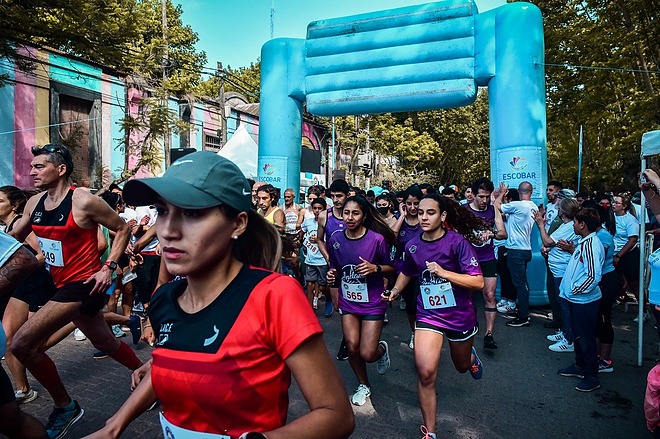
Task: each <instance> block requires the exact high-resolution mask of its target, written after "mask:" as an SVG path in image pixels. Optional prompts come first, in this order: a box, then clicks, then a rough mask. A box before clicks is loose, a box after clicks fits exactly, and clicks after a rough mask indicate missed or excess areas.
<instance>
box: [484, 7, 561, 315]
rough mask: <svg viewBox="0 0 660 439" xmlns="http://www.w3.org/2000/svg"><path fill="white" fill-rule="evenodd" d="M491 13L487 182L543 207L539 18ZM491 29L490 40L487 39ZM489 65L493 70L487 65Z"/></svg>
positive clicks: (539, 300)
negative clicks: (524, 187) (528, 186)
mask: <svg viewBox="0 0 660 439" xmlns="http://www.w3.org/2000/svg"><path fill="white" fill-rule="evenodd" d="M489 12H492V13H488V12H487V13H485V14H480V15H482V17H480V16H477V17H478V19H480V23H481V25H482V26H483V28H482V29H479V28H477V35H478V36H479V35H480V34H481V33H482V32H483V35H484V38H489V37H488V35H491V36H490V40H489V41H487V42H481V44H479V43H478V44H477V48H478V49H477V51H479V47H483V54H482V55H483V58H484V59H485V60H486V61H485V62H484V63H485V64H490V63H491V62H492V63H494V69H493V71H494V73H495V74H494V75H493V76H492V78H490V80H489V81H488V98H489V103H490V105H489V107H490V108H489V111H490V113H489V115H490V144H491V149H490V154H491V157H490V160H491V162H490V163H491V178H492V180H493V182H494V183H495V184H496V185H497V184H499V182H501V181H504V182H505V183H506V184H507V185H509V187H511V188H517V187H518V185H519V184H520V183H521V182H523V181H529V182H530V183H532V185H533V187H534V192H533V193H532V201H534V202H535V203H537V204H540V203H544V202H545V201H544V199H545V187H546V185H547V181H548V175H547V169H548V159H547V150H546V143H547V142H546V112H545V110H546V107H545V76H544V75H545V73H544V68H543V62H544V42H543V20H542V17H541V11H540V10H539V9H538V8H537V7H536V6H534V5H531V4H529V3H522V2H521V3H509V4H507V5H505V6H502V7H500V8H497V9H495V10H493V11H489ZM491 26H494V28H495V29H494V30H495V32H494V33H495V38H494V39H493V38H492V30H491V29H490V27H491ZM488 67H491V68H492V67H493V66H488ZM540 243H541V240H540V235H539V233H538V229H537V228H536V226H534V229H533V235H532V257H533V259H532V262H531V263H530V264H529V265H528V270H527V278H528V280H529V287H530V304H532V305H545V304H547V303H548V301H547V295H546V292H545V279H546V267H545V263H544V261H543V258H542V257H541V255H540V252H539V247H540Z"/></svg>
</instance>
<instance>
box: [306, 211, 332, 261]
mask: <svg viewBox="0 0 660 439" xmlns="http://www.w3.org/2000/svg"><path fill="white" fill-rule="evenodd" d="M300 227H301V228H302V230H303V232H304V233H305V235H304V236H303V246H304V247H305V249H307V255H306V256H305V264H307V265H315V266H320V265H326V264H327V262H326V261H325V258H324V257H323V254H321V251H320V250H319V246H318V244H316V243H313V242H311V241H310V238H311V237H312V236H316V233H317V230H318V229H319V222H318V221H316V219H315V218H314V217H313V216H312V217H311V218H305V221H303V223H302V224H301V226H300Z"/></svg>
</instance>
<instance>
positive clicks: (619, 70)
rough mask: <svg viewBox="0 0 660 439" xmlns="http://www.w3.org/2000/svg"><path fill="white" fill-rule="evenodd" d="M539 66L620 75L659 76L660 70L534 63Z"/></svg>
mask: <svg viewBox="0 0 660 439" xmlns="http://www.w3.org/2000/svg"><path fill="white" fill-rule="evenodd" d="M535 65H539V66H548V67H564V68H567V69H582V70H605V71H608V72H622V73H651V74H654V75H657V74H660V70H641V69H626V68H622V67H598V66H577V65H574V64H568V63H564V64H551V63H535Z"/></svg>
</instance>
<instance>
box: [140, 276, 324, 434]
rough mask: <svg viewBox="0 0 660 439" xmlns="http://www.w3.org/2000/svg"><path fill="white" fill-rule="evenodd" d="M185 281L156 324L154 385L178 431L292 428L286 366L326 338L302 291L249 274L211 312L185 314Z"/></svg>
mask: <svg viewBox="0 0 660 439" xmlns="http://www.w3.org/2000/svg"><path fill="white" fill-rule="evenodd" d="M186 287H187V282H186V280H185V279H183V280H180V281H175V282H172V283H169V284H165V285H163V286H161V287H160V288H159V289H158V290H157V291H156V293H155V294H154V296H153V298H152V300H151V304H150V308H149V317H150V319H151V324H152V327H153V329H154V333H155V336H156V339H157V342H156V346H157V347H156V350H154V352H153V367H152V370H151V380H152V384H153V388H154V391H155V392H156V395H157V396H158V399H159V401H160V402H161V404H162V406H163V415H164V416H165V417H166V418H167V420H168V421H169V422H171V423H172V424H174V425H176V426H178V427H181V428H185V429H188V430H193V431H198V432H206V433H215V434H223V435H228V436H230V437H232V438H235V437H238V436H239V435H240V434H242V433H243V432H245V431H269V430H272V429H276V428H278V427H281V426H282V425H284V423H285V422H286V415H287V409H288V402H289V398H288V389H289V386H290V385H291V372H290V371H289V369H288V368H287V367H286V363H285V360H286V359H287V358H288V357H289V356H290V355H291V354H292V353H293V352H294V351H295V350H296V349H298V347H299V346H300V345H301V344H302V343H303V342H304V341H305V340H307V339H308V338H309V337H311V336H313V335H315V334H319V333H322V329H321V326H320V324H319V322H318V319H317V318H316V316H315V315H314V313H313V311H312V309H311V307H310V306H309V303H308V302H307V299H306V297H305V294H304V292H303V291H302V289H301V288H300V285H299V284H298V283H297V282H296V281H295V280H294V279H292V278H290V277H289V276H283V275H281V274H278V273H273V272H270V271H266V270H262V269H259V268H253V267H248V266H243V268H242V269H241V271H240V272H239V274H238V275H237V276H236V278H235V279H234V280H233V281H232V282H231V283H230V284H229V285H228V286H227V287H226V288H225V290H224V291H223V292H222V294H220V295H219V296H218V298H216V299H215V300H214V301H213V302H212V303H211V304H209V305H208V306H207V307H206V308H204V309H203V310H201V311H199V312H197V313H195V314H187V313H185V312H184V311H183V310H182V309H181V308H180V306H179V305H178V302H177V298H178V297H179V296H181V294H183V292H184V291H185V289H186Z"/></svg>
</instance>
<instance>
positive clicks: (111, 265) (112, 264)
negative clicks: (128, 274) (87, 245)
mask: <svg viewBox="0 0 660 439" xmlns="http://www.w3.org/2000/svg"><path fill="white" fill-rule="evenodd" d="M103 265H105V266H106V267H108V268H109V269H110V270H113V271H114V270H116V269H117V263H116V262H115V261H105V264H103Z"/></svg>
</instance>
